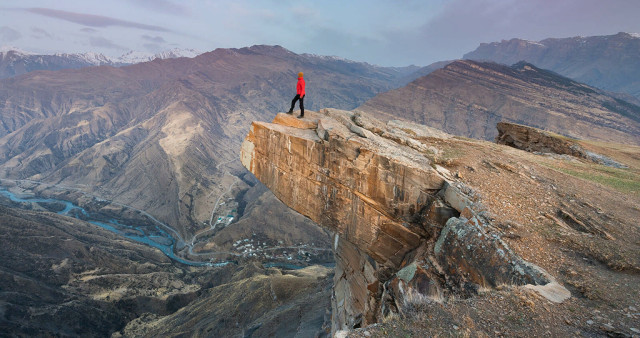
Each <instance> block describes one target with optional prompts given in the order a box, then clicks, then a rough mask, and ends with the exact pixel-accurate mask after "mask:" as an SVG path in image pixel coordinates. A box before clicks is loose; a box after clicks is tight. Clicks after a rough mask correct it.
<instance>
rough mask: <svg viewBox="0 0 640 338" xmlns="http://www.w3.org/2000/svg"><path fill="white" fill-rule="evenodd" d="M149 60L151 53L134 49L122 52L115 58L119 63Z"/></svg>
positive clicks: (151, 56) (151, 57) (151, 58)
mask: <svg viewBox="0 0 640 338" xmlns="http://www.w3.org/2000/svg"><path fill="white" fill-rule="evenodd" d="M150 60H153V54H151V53H146V52H140V51H134V50H132V51H129V52H127V53H124V54H122V55H121V56H120V57H118V58H117V59H116V61H117V62H120V63H140V62H147V61H150Z"/></svg>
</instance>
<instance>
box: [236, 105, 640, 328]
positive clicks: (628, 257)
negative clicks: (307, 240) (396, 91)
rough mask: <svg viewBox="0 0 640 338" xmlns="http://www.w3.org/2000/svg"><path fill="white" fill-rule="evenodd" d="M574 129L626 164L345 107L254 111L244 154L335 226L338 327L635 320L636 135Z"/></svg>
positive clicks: (580, 324) (639, 235)
mask: <svg viewBox="0 0 640 338" xmlns="http://www.w3.org/2000/svg"><path fill="white" fill-rule="evenodd" d="M520 128H521V126H518V125H512V124H502V125H501V127H500V129H501V135H502V136H503V137H502V139H503V140H504V139H507V137H506V136H505V135H512V137H516V135H518V133H522V130H521V129H520ZM537 132H538V133H542V132H541V131H537ZM548 137H550V138H551V137H553V138H555V139H556V142H557V143H558V144H561V143H562V141H563V140H562V137H555V136H552V135H548ZM516 138H517V137H516ZM519 140H522V139H519ZM530 143H531V145H533V144H534V143H535V142H530ZM547 143H548V144H551V143H553V142H550V141H549V142H547ZM574 143H575V144H576V145H580V146H582V147H584V148H585V149H589V150H590V151H592V152H597V153H599V154H601V155H602V156H606V157H611V158H613V159H615V160H616V161H618V162H620V163H624V164H625V166H626V168H625V169H620V168H614V169H610V167H608V166H605V165H603V164H598V163H594V162H593V161H590V160H588V159H584V158H581V157H575V156H573V155H571V154H570V155H568V154H566V153H565V154H558V153H557V152H556V150H555V148H553V147H549V148H548V149H545V150H544V151H537V152H533V153H532V152H527V151H524V150H521V149H516V148H515V147H514V146H519V147H520V148H523V149H527V145H524V146H523V144H521V143H519V142H507V144H509V145H510V146H507V145H499V144H495V143H490V142H486V141H479V140H470V139H466V138H460V137H455V136H452V135H448V134H445V133H443V132H441V131H439V130H435V129H432V128H429V127H425V126H421V125H417V124H413V123H409V122H401V121H390V122H388V123H384V122H382V121H379V120H377V119H375V118H374V117H372V116H371V115H368V114H365V113H362V112H360V111H356V112H349V111H340V110H335V109H323V110H320V111H318V112H317V113H313V112H310V113H309V114H308V115H307V114H305V119H302V120H300V119H296V118H294V117H292V116H290V115H286V114H278V115H277V116H276V118H275V119H274V121H273V122H272V123H265V122H254V123H253V124H252V126H251V129H250V131H249V134H248V135H247V137H246V139H245V141H244V142H243V144H242V151H241V161H242V163H243V165H244V166H245V167H246V168H247V169H249V170H250V171H251V172H252V173H254V175H255V176H256V177H257V178H258V179H259V180H260V181H261V182H263V183H264V184H265V185H266V186H267V187H268V188H269V189H271V190H272V191H273V192H274V194H275V195H276V197H278V198H279V199H280V200H282V201H283V202H284V203H285V204H286V205H288V206H289V207H291V208H292V209H294V210H296V211H298V212H299V213H301V214H303V215H305V216H306V217H309V218H311V219H312V220H314V221H315V222H316V223H318V224H319V225H320V226H322V227H324V228H326V229H329V230H330V231H332V232H333V233H334V237H333V249H334V252H335V257H336V270H335V274H334V286H333V291H332V300H331V303H332V309H333V311H332V332H333V333H334V334H336V335H338V336H344V335H352V336H359V335H364V336H367V335H370V334H371V333H372V332H373V333H374V334H375V335H388V334H389V333H395V334H398V335H404V334H409V333H410V334H419V335H428V336H431V335H438V334H446V335H449V334H453V335H455V334H456V330H463V331H460V334H463V335H466V334H470V335H473V336H486V335H489V336H491V335H494V334H506V335H508V336H511V335H529V334H548V335H549V334H550V335H556V336H564V335H572V334H583V335H584V334H586V335H592V334H595V335H598V334H609V333H612V334H622V335H632V334H634V332H635V331H634V330H637V328H636V327H634V325H635V323H636V322H637V318H638V314H636V313H633V311H634V310H633V309H637V308H638V301H639V298H638V293H637V288H636V286H637V285H638V283H639V279H638V278H640V275H639V272H640V256H639V255H638V252H640V250H638V249H639V248H638V239H640V229H639V228H638V226H637V223H636V221H635V220H636V219H637V217H638V216H640V209H639V208H638V205H640V204H639V203H638V202H639V197H640V195H639V192H640V190H639V189H638V185H637V182H638V175H639V171H638V164H639V160H640V158H639V157H638V154H639V151H640V148H638V147H637V146H629V147H628V148H626V147H620V146H617V145H615V144H605V143H593V142H588V141H579V140H574ZM529 150H535V149H533V148H532V149H529ZM538 150H540V149H538ZM578 168H579V169H578ZM599 172H604V173H609V175H607V178H611V179H614V178H618V179H619V180H620V182H616V183H613V182H611V181H610V182H606V181H604V180H601V179H600V177H598V176H603V175H602V174H598V173H599ZM618 183H621V184H618ZM614 290H615V291H614ZM505 299H506V300H505ZM502 300H504V301H502ZM593 309H597V311H598V312H596V313H597V314H598V315H597V316H595V317H594V319H590V318H591V317H592V316H593V312H592V310H593ZM461 311H463V312H464V314H463V315H462V316H458V314H460V313H461ZM505 316H506V317H507V319H506V320H511V318H512V319H513V320H515V321H516V322H517V324H513V325H509V324H508V323H504V320H505ZM514 316H515V317H514ZM394 318H396V319H394ZM434 318H437V319H435V320H434ZM494 320H495V321H494ZM596 322H598V324H595V323H596ZM605 322H606V323H605ZM407 323H409V324H407ZM365 332H366V334H365ZM465 332H466V334H465ZM392 335H393V334H392Z"/></svg>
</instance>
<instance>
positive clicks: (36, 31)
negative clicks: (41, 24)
mask: <svg viewBox="0 0 640 338" xmlns="http://www.w3.org/2000/svg"><path fill="white" fill-rule="evenodd" d="M31 36H32V37H33V38H36V39H53V35H51V33H49V32H47V31H46V30H44V29H42V28H38V27H31Z"/></svg>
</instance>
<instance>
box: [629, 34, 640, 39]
mask: <svg viewBox="0 0 640 338" xmlns="http://www.w3.org/2000/svg"><path fill="white" fill-rule="evenodd" d="M629 35H631V37H634V38H636V39H640V33H629Z"/></svg>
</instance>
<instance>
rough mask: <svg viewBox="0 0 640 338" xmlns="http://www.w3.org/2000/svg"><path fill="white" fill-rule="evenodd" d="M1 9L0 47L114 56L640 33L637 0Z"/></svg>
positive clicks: (372, 51)
mask: <svg viewBox="0 0 640 338" xmlns="http://www.w3.org/2000/svg"><path fill="white" fill-rule="evenodd" d="M18 6H19V7H18ZM0 12H1V13H2V15H3V19H4V20H3V23H2V24H0V46H14V47H17V48H20V49H23V50H26V51H30V52H35V53H42V54H53V53H57V52H58V53H59V52H66V53H75V52H97V53H102V54H105V55H107V56H110V57H116V56H120V55H122V54H123V53H126V52H127V51H129V50H134V51H143V52H149V53H156V52H159V51H163V50H168V49H172V48H185V49H196V50H199V51H202V52H206V51H211V50H214V49H216V48H241V47H246V46H251V45H260V44H266V45H280V46H283V47H284V48H287V49H289V50H291V51H293V52H295V53H313V54H319V55H334V56H339V57H343V58H347V59H351V60H355V61H364V62H369V63H372V64H377V65H381V66H407V65H410V64H415V65H421V66H424V65H428V64H430V63H432V62H436V61H442V60H448V59H456V58H461V57H462V55H463V54H464V53H467V52H470V51H472V50H474V49H475V48H476V47H478V46H479V44H480V43H488V42H495V41H501V40H509V39H511V38H521V39H527V40H534V41H539V40H542V39H545V38H564V37H573V36H594V35H612V34H616V33H618V32H629V33H638V32H640V20H637V17H638V16H639V15H640V1H633V0H620V1H616V2H615V4H614V5H611V4H609V3H602V2H601V1H597V0H566V1H561V2H556V1H551V0H539V1H534V2H522V1H516V0H505V1H495V0H480V1H472V0H433V1H413V0H405V1H399V2H388V1H364V0H358V1H351V2H348V3H346V4H345V3H343V2H339V1H323V2H322V3H315V2H312V1H295V2H294V1H255V0H244V1H186V2H177V1H176V2H174V1H171V0H156V1H152V0H116V1H111V2H98V1H85V2H82V3H69V2H62V3H55V4H54V3H51V2H47V1H44V0H26V1H20V2H18V1H14V2H13V6H12V4H11V2H9V3H8V4H7V3H5V5H4V6H3V7H0Z"/></svg>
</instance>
